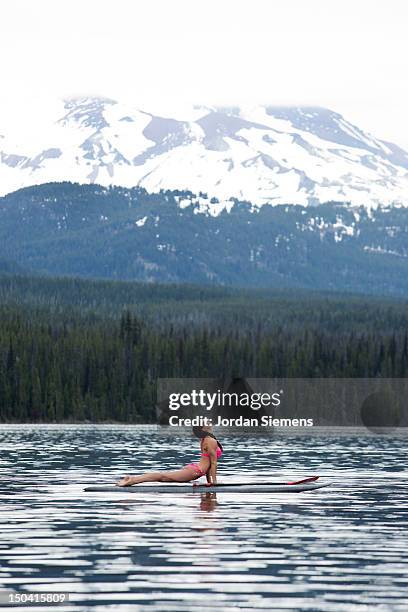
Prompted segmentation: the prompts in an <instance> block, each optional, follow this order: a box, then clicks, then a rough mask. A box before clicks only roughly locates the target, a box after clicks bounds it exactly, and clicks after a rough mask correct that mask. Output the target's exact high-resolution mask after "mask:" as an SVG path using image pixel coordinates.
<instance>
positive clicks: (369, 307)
mask: <svg viewBox="0 0 408 612" xmlns="http://www.w3.org/2000/svg"><path fill="white" fill-rule="evenodd" d="M0 295H1V304H2V305H1V308H0V421H2V422H17V421H51V422H53V421H83V420H91V421H125V422H148V421H151V420H153V419H154V406H155V401H156V397H155V394H156V381H157V377H207V376H209V377H217V378H218V377H228V376H244V377H274V376H279V377H322V376H335V377H373V376H383V377H403V376H406V375H407V374H408V332H407V330H408V308H407V303H406V302H405V301H402V300H400V301H398V300H391V299H373V298H369V299H368V298H364V297H356V296H347V295H338V294H318V293H309V292H299V293H296V292H291V291H286V292H285V291H277V292H272V291H270V292H267V291H265V292H262V291H259V292H250V291H237V290H227V289H217V288H200V287H193V286H191V287H185V286H183V287H180V286H176V285H175V286H152V285H143V284H132V283H120V282H117V283H115V282H95V281H93V282H92V281H83V280H76V279H41V278H38V279H37V278H29V277H22V276H10V275H8V276H4V277H1V279H0Z"/></svg>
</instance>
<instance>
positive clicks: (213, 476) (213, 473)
mask: <svg viewBox="0 0 408 612" xmlns="http://www.w3.org/2000/svg"><path fill="white" fill-rule="evenodd" d="M210 462H211V463H210V469H209V470H208V472H207V482H211V484H213V485H216V484H217V465H218V459H217V452H216V451H215V450H211V451H210ZM208 474H210V479H208Z"/></svg>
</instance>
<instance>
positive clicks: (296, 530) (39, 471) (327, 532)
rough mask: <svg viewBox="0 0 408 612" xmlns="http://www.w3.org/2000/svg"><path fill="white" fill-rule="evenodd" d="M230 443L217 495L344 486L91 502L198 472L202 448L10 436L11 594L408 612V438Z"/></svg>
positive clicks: (1, 586)
mask: <svg viewBox="0 0 408 612" xmlns="http://www.w3.org/2000/svg"><path fill="white" fill-rule="evenodd" d="M220 439H221V441H222V442H223V445H224V447H225V453H224V455H223V458H222V460H221V462H220V467H219V480H220V481H231V480H240V479H241V480H242V479H245V480H251V481H253V480H266V479H271V480H276V479H282V480H284V479H285V478H290V479H294V478H296V477H301V476H307V475H314V474H320V475H322V477H325V478H328V479H330V480H331V481H332V482H333V484H332V486H331V487H328V488H324V489H320V490H316V491H312V492H305V493H297V494H296V493H292V494H287V493H286V494H264V493H263V494H255V493H250V494H244V493H217V494H213V493H203V494H200V493H186V494H177V495H176V494H173V493H172V494H157V493H156V494H153V493H146V494H143V495H142V494H140V495H139V494H138V493H134V494H129V493H127V491H126V489H124V490H123V492H122V491H120V492H119V493H113V494H108V495H107V494H101V493H85V492H84V491H83V487H84V486H89V485H90V484H102V483H111V482H113V481H115V480H116V479H117V478H118V477H119V476H120V475H122V474H126V473H140V472H143V471H146V470H148V471H150V470H158V469H173V468H176V467H178V466H180V465H183V464H185V463H189V462H190V461H193V460H196V459H197V458H198V454H199V452H198V442H197V441H196V440H195V439H193V438H192V437H191V436H190V435H188V434H185V435H183V434H181V433H180V432H178V433H177V434H175V433H172V432H168V431H163V430H157V429H156V428H155V427H148V426H115V425H100V426H94V425H61V426H60V425H50V426H45V425H43V426H36V425H22V426H17V425H13V426H8V425H3V426H0V448H1V455H0V477H1V487H0V496H1V501H2V504H1V506H0V568H1V569H0V590H3V591H4V590H5V591H11V590H15V591H28V592H37V593H38V592H52V591H64V592H69V593H70V594H71V598H70V602H69V603H66V604H61V605H60V606H58V608H57V609H58V610H60V611H61V612H62V611H63V610H92V611H93V612H96V611H99V610H100V611H102V610H103V611H104V612H105V611H107V610H108V611H109V610H115V611H116V610H120V611H121V612H124V611H125V610H149V611H150V610H160V611H166V612H168V611H172V610H174V611H177V612H181V611H183V610H220V611H224V610H240V611H242V610H322V611H325V612H330V611H333V612H339V611H342V610H344V611H347V612H350V611H352V610H358V611H360V610H367V611H372V610H374V609H376V610H401V611H402V610H404V611H405V610H407V609H408V588H407V587H408V529H407V527H408V484H407V483H408V478H407V476H408V474H407V459H408V453H407V440H408V434H407V431H406V430H396V431H394V432H391V433H389V434H386V435H378V434H373V433H370V432H368V431H366V430H352V431H349V432H345V431H343V432H329V431H322V432H321V431H315V432H314V433H313V434H311V433H310V432H309V431H308V432H307V433H305V434H299V433H291V434H286V433H285V434H283V433H280V434H273V435H269V436H268V435H249V436H247V435H243V434H241V435H235V434H228V435H225V436H223V437H221V435H220ZM9 609H10V608H9ZM18 609H20V610H22V609H26V610H32V609H36V610H43V609H44V610H46V609H47V610H49V609H50V607H48V608H47V607H45V606H42V607H40V606H35V607H34V606H25V607H22V608H18ZM53 609H56V608H53Z"/></svg>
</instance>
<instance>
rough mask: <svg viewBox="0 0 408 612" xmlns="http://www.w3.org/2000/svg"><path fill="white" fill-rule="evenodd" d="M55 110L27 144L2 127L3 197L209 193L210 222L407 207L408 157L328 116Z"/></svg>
mask: <svg viewBox="0 0 408 612" xmlns="http://www.w3.org/2000/svg"><path fill="white" fill-rule="evenodd" d="M59 104H60V105H59V106H57V108H56V109H55V111H54V113H53V115H52V116H49V115H47V117H46V118H45V119H44V120H43V122H42V123H41V122H40V121H38V126H35V128H36V129H35V132H34V136H32V139H31V141H30V140H29V138H28V136H26V135H24V134H20V135H16V134H14V132H13V130H7V129H5V128H2V127H1V126H0V134H1V135H2V137H1V139H0V149H1V150H0V178H1V181H0V185H1V190H2V191H1V193H2V194H3V195H4V194H6V193H11V192H13V191H15V190H16V189H19V188H21V187H26V186H30V185H34V184H43V183H48V182H53V181H56V182H62V181H65V180H68V181H72V182H79V183H91V184H92V183H98V184H101V185H104V186H109V185H116V186H123V187H128V188H131V187H134V186H140V187H144V188H145V189H146V190H147V191H149V192H151V193H158V192H160V190H173V191H174V190H177V189H179V190H190V191H192V192H193V193H196V194H199V193H205V194H207V195H208V197H209V199H214V202H213V204H214V205H213V207H212V210H213V213H214V214H218V213H219V212H220V211H221V210H222V209H223V208H225V207H226V206H229V205H230V204H229V203H230V202H231V201H232V200H233V199H238V200H246V201H249V202H251V203H252V204H253V205H254V206H262V205H263V204H272V205H280V204H300V205H316V204H322V203H324V202H327V201H339V202H350V203H352V204H354V205H364V206H366V207H376V206H378V205H394V204H398V205H408V199H407V197H406V194H407V193H408V153H407V152H406V151H404V150H403V149H401V148H400V147H398V146H397V145H394V144H392V143H388V142H386V141H383V140H380V139H376V138H374V137H373V136H371V135H370V134H368V133H366V132H364V131H363V130H360V129H359V128H358V127H357V126H355V125H353V124H352V123H350V122H348V121H346V120H345V119H344V118H343V117H342V116H341V115H340V114H339V113H336V112H335V111H331V110H329V109H325V108H321V107H301V106H298V107H284V106H270V105H269V106H258V107H247V108H238V107H209V106H201V107H200V106H193V107H191V108H187V109H185V110H184V109H183V110H179V111H177V112H173V113H172V116H171V113H168V114H166V113H165V112H164V113H162V114H157V112H156V113H153V112H149V111H148V109H143V110H141V109H139V108H137V107H132V106H129V105H126V104H123V103H120V102H117V101H115V100H112V99H109V98H97V97H93V98H72V99H69V100H65V101H61V102H60V103H59ZM32 123H33V125H35V123H36V117H33V119H32Z"/></svg>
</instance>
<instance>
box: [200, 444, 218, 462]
mask: <svg viewBox="0 0 408 612" xmlns="http://www.w3.org/2000/svg"><path fill="white" fill-rule="evenodd" d="M221 455H222V450H221V449H220V447H219V446H218V447H217V459H219V458H220V457H221ZM201 456H202V457H209V456H210V453H201Z"/></svg>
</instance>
